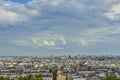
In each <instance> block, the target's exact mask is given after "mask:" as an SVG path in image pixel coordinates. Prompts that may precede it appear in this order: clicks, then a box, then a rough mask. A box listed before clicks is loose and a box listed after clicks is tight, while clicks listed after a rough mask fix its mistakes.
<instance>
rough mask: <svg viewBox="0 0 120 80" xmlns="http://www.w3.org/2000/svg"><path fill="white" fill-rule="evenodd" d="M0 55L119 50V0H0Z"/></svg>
mask: <svg viewBox="0 0 120 80" xmlns="http://www.w3.org/2000/svg"><path fill="white" fill-rule="evenodd" d="M0 5H1V6H0V56H11V55H13V56H21V55H23V56H24V55H28V56H30V55H38V56H48V55H65V54H71V55H76V54H88V55H89V54H90V55H92V54H96V55H106V54H107V55H119V54H120V50H119V49H120V43H119V40H120V26H119V25H120V23H119V21H120V9H119V7H120V1H119V0H97V1H96V0H31V1H28V0H11V1H7V0H3V1H2V0H1V1H0Z"/></svg>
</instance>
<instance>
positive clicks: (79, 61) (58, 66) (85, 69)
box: [0, 55, 120, 80]
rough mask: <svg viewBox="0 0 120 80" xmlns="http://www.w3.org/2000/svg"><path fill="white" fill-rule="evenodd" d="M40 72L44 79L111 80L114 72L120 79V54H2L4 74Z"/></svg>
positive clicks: (16, 78)
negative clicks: (110, 76) (44, 55)
mask: <svg viewBox="0 0 120 80" xmlns="http://www.w3.org/2000/svg"><path fill="white" fill-rule="evenodd" d="M39 74H41V75H42V79H43V80H107V79H106V77H108V76H109V75H113V74H114V75H116V76H117V77H118V78H120V56H104V55H103V56H95V55H92V56H91V55H76V56H70V55H63V56H49V57H41V56H40V57H38V56H8V57H7V56H6V57H0V76H4V77H9V78H11V79H13V80H19V78H20V77H21V76H22V77H24V76H27V75H39ZM35 80H37V79H35ZM110 80H111V79H110Z"/></svg>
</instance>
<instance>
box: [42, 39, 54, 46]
mask: <svg viewBox="0 0 120 80" xmlns="http://www.w3.org/2000/svg"><path fill="white" fill-rule="evenodd" d="M43 43H44V45H45V46H55V45H56V44H55V42H54V41H48V40H44V41H43Z"/></svg>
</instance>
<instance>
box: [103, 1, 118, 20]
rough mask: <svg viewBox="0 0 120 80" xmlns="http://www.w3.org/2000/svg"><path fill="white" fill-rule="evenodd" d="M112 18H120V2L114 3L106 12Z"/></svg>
mask: <svg viewBox="0 0 120 80" xmlns="http://www.w3.org/2000/svg"><path fill="white" fill-rule="evenodd" d="M104 15H105V16H106V17H107V18H108V19H110V20H117V19H119V18H120V3H118V4H114V5H113V6H112V7H111V9H110V10H109V11H108V12H107V13H105V14H104Z"/></svg>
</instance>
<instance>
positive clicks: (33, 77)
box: [18, 74, 43, 80]
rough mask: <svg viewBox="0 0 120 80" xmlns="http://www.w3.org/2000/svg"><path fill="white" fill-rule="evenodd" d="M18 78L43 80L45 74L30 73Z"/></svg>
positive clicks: (20, 79) (22, 79)
mask: <svg viewBox="0 0 120 80" xmlns="http://www.w3.org/2000/svg"><path fill="white" fill-rule="evenodd" d="M18 80H43V76H42V75H41V74H39V75H31V74H29V75H28V76H25V77H22V76H21V77H20V78H19V79H18Z"/></svg>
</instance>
